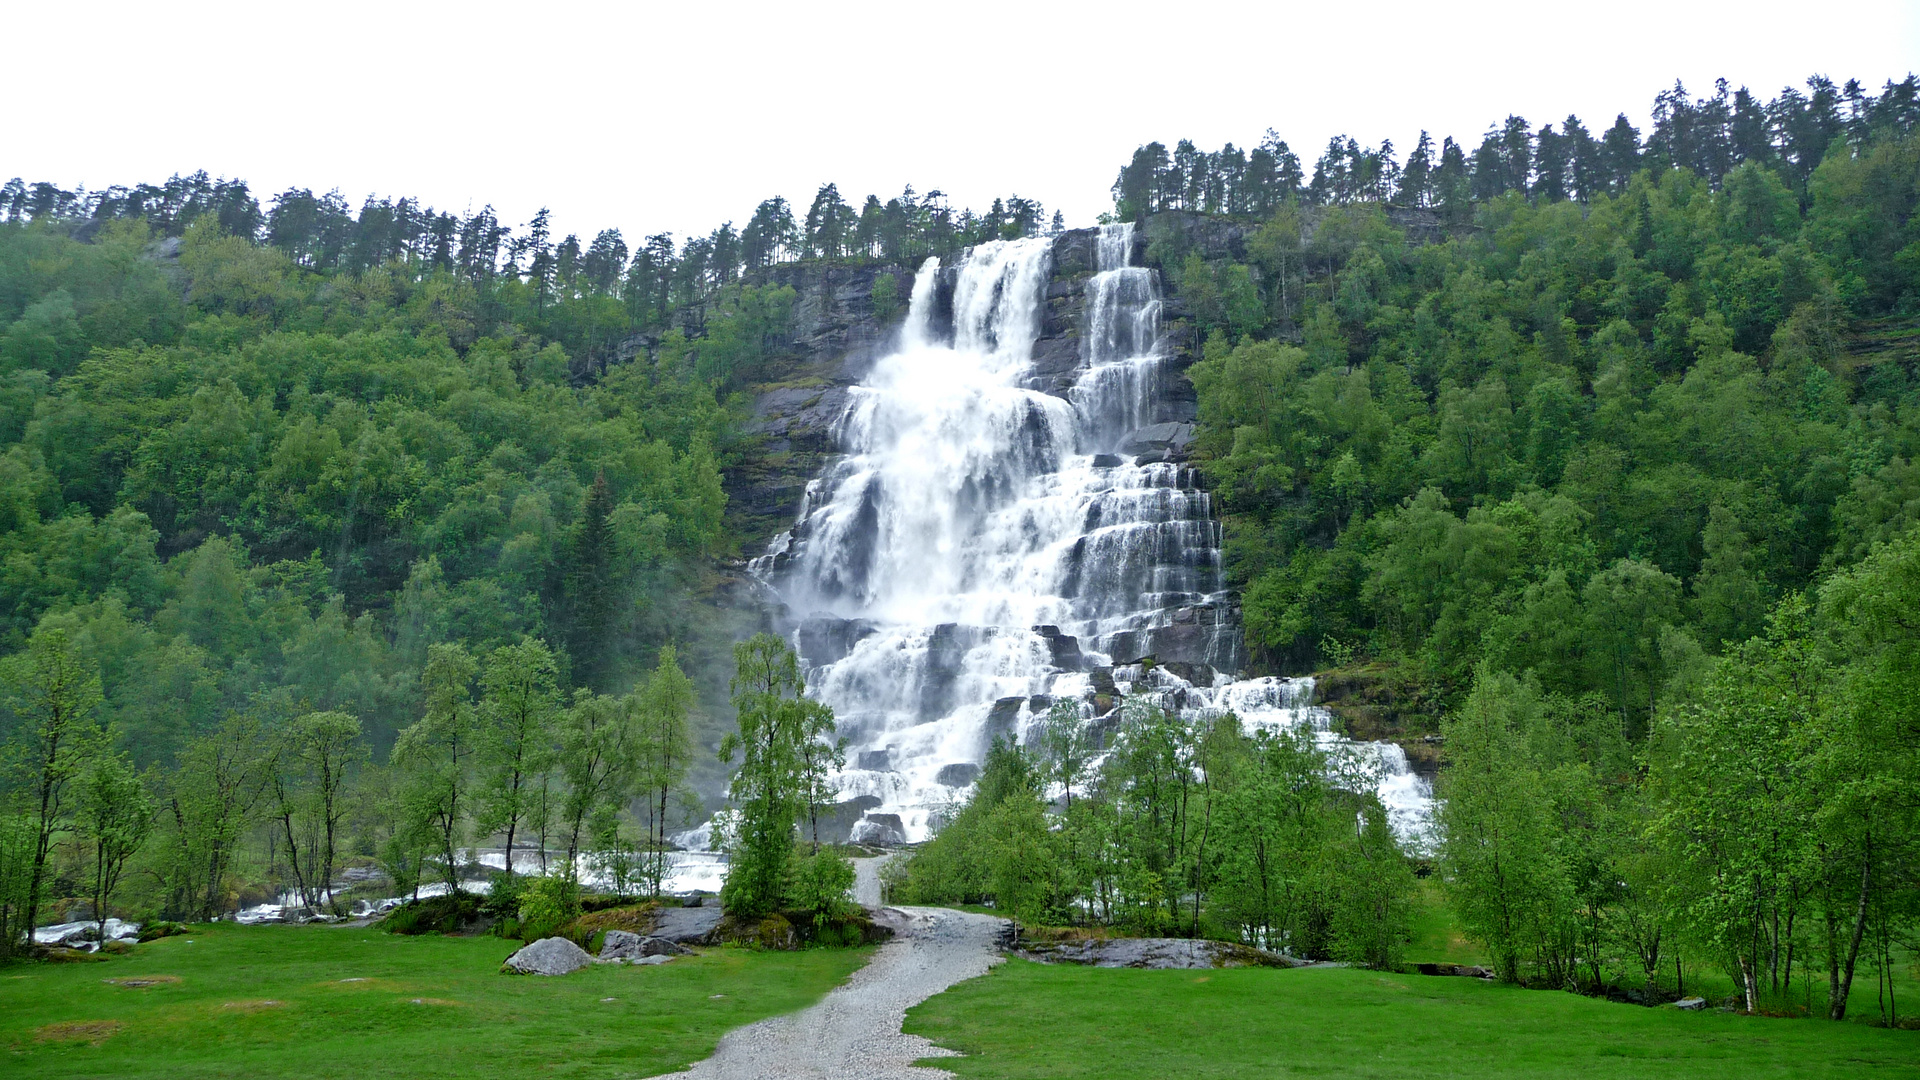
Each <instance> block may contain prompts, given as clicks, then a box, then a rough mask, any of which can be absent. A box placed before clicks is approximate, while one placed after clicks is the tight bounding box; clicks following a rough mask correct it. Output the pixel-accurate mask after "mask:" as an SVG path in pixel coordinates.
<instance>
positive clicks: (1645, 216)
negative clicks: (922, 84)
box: [900, 78, 1920, 1022]
mask: <svg viewBox="0 0 1920 1080" xmlns="http://www.w3.org/2000/svg"><path fill="white" fill-rule="evenodd" d="M1653 114H1654V121H1655V127H1654V130H1653V132H1652V133H1651V135H1650V136H1648V137H1647V138H1646V139H1645V140H1642V138H1641V136H1640V134H1639V133H1638V132H1637V131H1635V130H1634V129H1633V128H1632V127H1631V125H1630V124H1629V123H1628V122H1627V121H1626V119H1625V118H1624V117H1622V118H1621V119H1619V120H1618V121H1617V122H1616V123H1615V124H1614V125H1613V127H1612V128H1611V129H1610V130H1609V131H1608V132H1607V133H1606V134H1605V135H1604V136H1601V137H1600V138H1597V139H1596V138H1593V137H1591V136H1589V135H1588V134H1587V129H1586V128H1585V127H1584V125H1582V124H1581V123H1580V121H1579V120H1578V119H1576V118H1569V119H1568V120H1567V121H1566V122H1564V123H1563V124H1562V125H1561V126H1560V129H1559V130H1558V131H1555V130H1554V129H1553V127H1552V126H1551V125H1548V126H1546V127H1542V128H1540V129H1539V130H1538V131H1537V132H1536V131H1534V130H1533V129H1532V127H1531V125H1530V124H1528V123H1527V122H1526V121H1525V120H1522V119H1520V118H1518V117H1513V118H1509V119H1508V120H1507V121H1506V122H1505V123H1504V124H1502V125H1499V126H1497V127H1496V128H1494V129H1493V130H1490V131H1489V132H1488V133H1487V135H1486V137H1485V140H1484V141H1483V142H1482V144H1481V146H1480V147H1479V149H1478V150H1476V151H1474V152H1473V153H1472V154H1471V155H1470V156H1469V155H1468V154H1467V153H1466V152H1465V150H1464V149H1463V148H1462V147H1461V146H1460V145H1458V144H1456V143H1454V142H1453V141H1452V140H1447V141H1446V142H1445V143H1444V144H1443V146H1442V148H1441V150H1440V152H1439V154H1438V157H1437V159H1436V157H1435V156H1434V153H1433V150H1432V147H1431V145H1430V142H1429V141H1428V140H1427V139H1426V138H1425V137H1423V138H1422V139H1421V142H1420V144H1419V146H1418V147H1416V149H1415V151H1414V152H1413V154H1412V155H1410V157H1409V158H1408V160H1407V162H1406V163H1405V164H1404V165H1402V164H1398V163H1396V161H1395V159H1394V155H1393V152H1392V148H1391V147H1390V146H1382V147H1381V148H1380V149H1379V150H1363V149H1361V148H1359V146H1358V145H1357V144H1356V143H1355V142H1354V141H1352V140H1348V139H1336V140H1334V141H1333V142H1332V144H1331V145H1330V146H1329V147H1328V150H1327V152H1326V154H1325V155H1324V156H1323V157H1322V158H1321V160H1320V161H1319V163H1318V165H1317V167H1316V168H1315V170H1314V175H1313V177H1312V179H1311V181H1303V177H1302V175H1301V169H1300V167H1299V164H1298V161H1297V160H1296V159H1295V158H1294V157H1293V156H1292V154H1291V153H1290V152H1289V151H1288V150H1287V148H1286V145H1285V144H1284V143H1282V142H1279V141H1278V140H1277V139H1275V138H1273V137H1272V136H1271V135H1270V136H1269V138H1268V140H1267V141H1266V142H1265V143H1263V144H1262V146H1261V147H1260V148H1259V149H1257V150H1255V151H1254V152H1253V153H1252V154H1251V155H1245V154H1243V153H1242V152H1240V151H1238V150H1236V149H1234V148H1233V147H1231V146H1228V147H1225V148H1223V149H1222V150H1220V151H1218V152H1215V153H1204V152H1201V151H1199V150H1197V149H1196V148H1194V147H1193V145H1192V144H1191V143H1184V142H1183V143H1181V144H1179V146H1178V147H1177V148H1176V149H1175V150H1174V151H1173V152H1172V153H1171V154H1169V153H1167V151H1166V149H1165V148H1164V147H1163V146H1161V145H1159V144H1153V145H1149V146H1146V147H1143V148H1142V149H1141V150H1140V151H1139V153H1137V154H1136V155H1135V156H1134V158H1133V160H1132V162H1131V163H1129V164H1128V165H1127V167H1126V168H1124V169H1123V170H1122V171H1121V173H1120V176H1119V179H1118V181H1117V182H1116V183H1115V185H1114V196H1115V200H1116V209H1115V215H1116V216H1117V217H1118V218H1121V219H1132V220H1138V221H1140V222H1141V223H1142V227H1143V229H1144V230H1145V233H1146V235H1147V237H1148V240H1149V247H1148V259H1149V261H1150V262H1154V263H1158V264H1159V265H1161V266H1163V267H1165V268H1166V269H1167V271H1168V277H1169V279H1170V282H1171V284H1172V286H1173V291H1174V294H1175V297H1176V299H1177V301H1178V307H1177V309H1176V310H1178V311H1180V312H1182V313H1183V321H1182V322H1180V323H1177V324H1176V325H1175V329H1174V332H1175V333H1176V334H1184V335H1186V340H1188V341H1189V342H1191V347H1192V348H1193V349H1194V350H1195V351H1196V352H1198V353H1199V354H1201V358H1200V359H1199V361H1198V362H1197V363H1196V364H1195V365H1194V367H1193V368H1192V371H1191V375H1192V379H1193V382H1194V384H1195V386H1196V388H1197V390H1198V392H1199V412H1200V423H1199V426H1198V436H1197V447H1196V457H1197V460H1198V463H1199V465H1200V467H1201V469H1202V470H1203V471H1204V473H1205V474H1206V476H1207V477H1208V479H1209V480H1210V481H1211V484H1212V486H1213V487H1214V488H1215V490H1216V491H1217V493H1218V496H1219V500H1220V504H1221V506H1222V507H1223V509H1224V513H1225V519H1226V527H1227V542H1228V555H1229V558H1230V560H1231V568H1232V571H1233V574H1234V576H1235V580H1236V583H1237V584H1238V585H1239V586H1240V588H1241V590H1242V603H1243V606H1244V615H1245V625H1246V631H1247V635H1248V640H1249V644H1250V645H1251V647H1252V649H1253V650H1254V652H1255V655H1256V657H1257V658H1259V660H1260V662H1261V663H1262V664H1264V665H1265V666H1266V667H1267V668H1268V670H1279V671H1286V672H1296V673H1305V672H1311V671H1316V670H1319V671H1322V672H1323V673H1325V674H1326V675H1327V678H1325V679H1323V683H1324V684H1325V685H1328V686H1335V685H1337V686H1341V687H1344V688H1345V689H1346V690H1347V691H1348V692H1350V693H1356V694H1357V697H1358V703H1361V704H1364V705H1365V706H1366V707H1365V708H1363V709H1358V710H1355V711H1354V712H1353V713H1351V714H1349V715H1355V716H1358V717H1362V718H1364V719H1366V720H1367V721H1368V722H1369V724H1370V725H1371V727H1370V728H1369V729H1368V730H1366V731H1364V732H1356V733H1359V734H1364V735H1366V736H1367V737H1379V736H1398V737H1401V738H1403V739H1405V740H1407V741H1409V742H1417V741H1418V740H1417V739H1416V738H1415V737H1417V736H1421V735H1422V734H1423V733H1425V734H1426V735H1428V737H1430V738H1433V739H1437V740H1443V741H1444V747H1445V749H1444V759H1443V760H1444V770H1443V771H1442V772H1441V774H1440V777H1439V782H1438V787H1437V792H1436V793H1437V795H1438V796H1439V797H1440V798H1441V799H1442V800H1443V802H1442V803H1441V808H1440V811H1439V815H1438V821H1437V822H1436V827H1435V831H1434V834H1433V835H1432V836H1431V837H1429V838H1428V840H1429V841H1430V842H1431V844H1432V847H1431V849H1430V851H1429V852H1428V854H1429V855H1430V856H1431V861H1429V862H1426V863H1423V864H1422V865H1423V868H1425V869H1431V870H1434V871H1437V872H1438V875H1439V878H1440V880H1441V882H1442V883H1443V885H1444V887H1445V891H1446V895H1447V898H1448V901H1449V903H1450V906H1451V908H1452V910H1453V912H1454V914H1455V916H1456V917H1457V918H1458V919H1459V920H1460V921H1461V924H1462V925H1463V926H1464V927H1465V928H1466V929H1467V931H1468V932H1469V933H1470V935H1471V936H1472V937H1473V938H1474V939H1475V940H1476V941H1478V942H1480V943H1481V944H1482V945H1483V947H1484V948H1485V949H1486V951H1487V955H1488V956H1490V957H1491V958H1492V960H1493V965H1494V967H1495V969H1496V971H1497V972H1498V973H1499V974H1500V975H1501V976H1502V977H1504V978H1506V979H1510V980H1517V981H1524V982H1528V983H1531V984H1534V985H1542V986H1554V987H1568V988H1577V989H1582V990H1587V991H1591V992H1602V991H1618V990H1620V989H1621V988H1623V987H1625V988H1632V989H1634V990H1635V992H1639V993H1653V994H1656V995H1661V994H1664V995H1667V996H1668V997H1671V996H1672V995H1674V994H1677V993H1679V992H1680V991H1681V989H1683V988H1684V987H1685V986H1686V985H1687V983H1686V981H1685V980H1686V975H1685V971H1686V970H1689V969H1691V970H1693V971H1695V972H1699V971H1700V970H1702V969H1704V970H1708V971H1716V972H1724V973H1725V975H1726V976H1727V977H1729V978H1731V980H1732V981H1733V983H1734V986H1735V988H1736V990H1737V993H1738V995H1739V997H1740V999H1741V1001H1742V1004H1743V1006H1744V1007H1745V1008H1747V1009H1761V1010H1768V1011H1774V1012H1785V1013H1803V1012H1825V1013H1827V1014H1829V1015H1833V1016H1835V1017H1839V1016H1841V1015H1844V1014H1845V1012H1846V1008H1847V1004H1846V1003H1847V1001H1848V999H1849V995H1850V992H1851V988H1852V985H1853V980H1854V978H1855V974H1856V972H1871V973H1872V975H1871V978H1872V980H1873V981H1874V984H1875V985H1874V1001H1875V1005H1876V1006H1877V1010H1878V1014H1877V1015H1878V1018H1879V1019H1880V1020H1881V1021H1882V1022H1890V1021H1892V1020H1894V1019H1896V1018H1897V1015H1898V1009H1897V1005H1896V1004H1895V1001H1894V997H1893V988H1894V985H1895V977H1896V974H1897V972H1898V971H1902V970H1905V969H1906V967H1907V966H1908V965H1909V964H1910V963H1911V957H1912V956H1913V955H1914V949H1915V946H1916V944H1920V942H1916V940H1915V938H1914V934H1915V932H1916V931H1915V928H1916V925H1920V711H1917V709H1916V706H1920V696H1916V695H1917V694H1920V655H1916V644H1920V637H1916V631H1915V625H1914V620H1913V615H1912V612H1914V611H1916V610H1920V529H1917V528H1916V526H1917V525H1920V472H1916V470H1915V467H1914V464H1913V462H1914V460H1915V454H1916V452H1917V451H1920V320H1916V316H1920V218H1917V217H1916V216H1915V214H1914V211H1915V208H1916V203H1917V202H1920V136H1917V135H1916V133H1915V125H1916V121H1920V100H1917V98H1916V82H1915V80H1913V79H1911V78H1909V79H1908V80H1906V81H1904V82H1902V83H1898V84H1889V85H1888V86H1887V87H1886V88H1885V90H1884V92H1883V93H1881V94H1879V95H1871V94H1867V93H1865V92H1863V91H1862V90H1861V89H1860V88H1859V87H1858V86H1857V85H1856V84H1848V85H1847V86H1845V87H1835V86H1833V85H1832V84H1831V83H1828V82H1826V81H1824V80H1818V79H1816V80H1813V81H1812V82H1811V83H1810V84H1809V86H1808V90H1807V92H1805V93H1803V92H1800V91H1797V90H1789V91H1787V92H1785V93H1783V94H1782V95H1780V96H1779V97H1777V98H1776V99H1774V100H1773V101H1771V102H1764V103H1763V102H1760V101H1757V100H1756V99H1754V98H1753V97H1752V96H1751V95H1749V94H1748V93H1746V92H1745V91H1741V92H1739V93H1730V92H1729V91H1728V89H1727V87H1726V86H1725V85H1724V84H1722V85H1721V86H1720V87H1718V88H1717V90H1716V93H1715V94H1714V96H1712V97H1709V98H1706V99H1700V100H1693V99H1690V98H1689V97H1688V95H1687V94H1686V93H1685V92H1684V90H1682V89H1680V88H1679V87H1676V88H1675V89H1674V90H1673V91H1671V92H1668V93H1663V94H1661V95H1660V96H1659V98H1658V99H1657V100H1656V102H1655V107H1654V110H1653ZM1183 212H1184V213H1183ZM1195 215H1204V218H1196V216H1195ZM1222 219H1224V220H1225V221H1227V222H1233V223H1238V225H1239V227H1240V228H1239V232H1238V234H1237V235H1238V237H1239V240H1238V241H1237V242H1228V243H1223V242H1222V241H1221V240H1220V239H1219V238H1220V237H1221V236H1223V235H1227V234H1225V233H1223V231H1222V230H1221V229H1220V228H1217V227H1214V226H1217V225H1219V224H1220V223H1221V222H1222ZM1206 221H1210V222H1212V223H1213V224H1212V225H1205V224H1204V222H1206ZM1223 248H1224V249H1225V250H1224V251H1223ZM1242 252H1244V254H1242ZM1329 669H1331V670H1329ZM1355 688H1358V689H1357V691H1356V690H1355ZM1107 749H1108V751H1109V752H1108V753H1107V754H1106V755H1105V756H1104V757H1101V758H1098V759H1096V760H1097V765H1095V766H1091V767H1090V766H1089V758H1090V757H1091V756H1092V755H1091V753H1090V750H1089V749H1088V748H1087V747H1085V746H1082V745H1079V744H1078V743H1077V742H1076V736H1075V735H1074V731H1073V728H1072V725H1071V724H1067V723H1063V722H1062V721H1061V720H1060V719H1055V720H1054V721H1052V722H1050V723H1049V724H1048V726H1047V735H1046V736H1044V737H1043V738H1042V739H1041V740H1040V741H1039V743H1038V745H1037V746H1034V747H1024V748H1019V749H1014V748H1008V747H1002V748H1000V749H999V750H997V751H996V755H995V757H994V758H993V759H991V760H990V761H989V763H988V769H987V773H986V776H985V777H984V778H983V780H982V782H981V785H980V788H979V791H978V793H977V794H976V795H975V797H974V798H973V800H972V801H971V802H970V803H969V804H968V805H967V806H966V807H965V808H964V809H963V810H961V811H960V812H959V813H958V814H957V815H956V816H955V817H954V819H953V822H952V823H951V824H950V825H948V826H947V828H946V831H945V832H943V833H942V834H941V835H940V836H939V837H938V838H937V839H936V840H935V841H934V842H933V843H932V844H931V845H930V846H929V847H928V848H927V850H926V851H924V852H922V853H921V854H920V855H919V856H918V857H917V858H916V860H915V861H914V863H913V864H912V866H911V868H910V869H909V870H908V871H907V872H906V873H905V874H904V876H903V877H902V880H901V882H900V888H901V889H902V891H903V892H902V894H903V895H906V896H910V897H917V898H920V899H924V900H942V901H953V900H967V901H974V902H978V901H982V900H992V901H994V902H996V903H998V904H1000V905H1001V906H1002V907H1005V908H1008V909H1011V910H1012V911H1013V912H1015V913H1016V914H1019V915H1020V916H1021V917H1023V918H1026V919H1028V920H1030V921H1036V922H1041V923H1049V922H1052V923H1057V922H1086V921H1091V922H1095V923H1107V924H1112V925H1115V926H1119V927H1122V928H1126V929H1130V930H1133V931H1136V932H1139V931H1144V932H1158V933H1166V932H1178V933H1199V934H1212V935H1216V936H1223V937H1229V938H1238V939H1241V940H1246V941H1249V942H1251V943H1258V944H1269V945H1276V946H1282V947H1286V948H1288V949H1290V950H1292V951H1294V952H1295V953H1296V955H1302V956H1308V957H1322V958H1326V957H1331V958H1341V959H1350V960H1354V961H1358V962H1363V963H1368V964H1371V965H1374V966H1380V967H1392V966H1393V965H1394V964H1395V963H1396V959H1397V957H1398V955H1399V950H1400V948H1401V947H1402V944H1403V942H1404V940H1405V935H1406V934H1407V932H1408V929H1409V926H1410V922H1411V919H1412V914H1411V908H1412V906H1413V905H1412V897H1413V895H1414V887H1413V879H1412V877H1411V876H1410V875H1409V874H1408V872H1407V869H1406V867H1405V866H1404V864H1403V863H1402V862H1401V861H1400V860H1399V859H1397V858H1393V857H1391V854H1390V853H1391V852H1392V851H1393V845H1392V841H1391V840H1390V838H1388V837H1387V836H1386V835H1385V826H1384V824H1383V822H1382V820H1381V818H1382V808H1381V806H1380V805H1379V803H1378V800H1377V799H1375V798H1373V797H1371V796H1366V795H1359V794H1355V793H1356V792H1361V791H1365V790H1367V787H1368V784H1367V783H1366V782H1365V779H1364V776H1360V777H1356V776H1355V771H1356V770H1357V769H1358V768H1359V764H1360V763H1359V762H1356V761H1352V760H1345V759H1343V758H1342V757H1341V756H1340V755H1337V754H1336V755H1334V756H1333V757H1332V758H1331V759H1328V758H1327V756H1326V754H1325V752H1324V751H1321V750H1318V749H1316V748H1315V747H1314V746H1313V745H1312V744H1311V743H1310V742H1308V741H1304V740H1299V739H1292V738H1285V737H1279V738H1276V737H1273V736H1270V735H1267V734H1264V733H1258V734H1253V735H1250V734H1248V733H1246V732H1243V731H1242V730H1241V728H1240V726H1239V724H1238V723H1237V722H1236V721H1235V720H1234V719H1233V718H1232V717H1225V718H1213V717H1195V716H1170V715H1167V714H1165V713H1163V712H1160V711H1159V710H1156V709H1153V708H1133V709H1131V710H1129V712H1128V714H1127V715H1126V716H1125V718H1124V721H1123V723H1122V726H1121V729H1120V731H1119V732H1118V734H1117V736H1116V737H1115V739H1114V741H1113V742H1112V743H1111V744H1110V745H1109V746H1108V748H1107ZM1069 791H1070V792H1071V796H1070V798H1068V799H1067V801H1066V803H1065V804H1064V805H1061V804H1059V803H1058V802H1057V801H1056V800H1058V799H1059V797H1060V795H1061V794H1066V793H1067V792H1069ZM1050 802H1053V803H1054V804H1055V809H1054V817H1053V818H1051V819H1049V818H1048V817H1046V816H1044V814H1045V810H1046V807H1047V806H1048V804H1049V803H1050ZM1356 821H1358V823H1359V827H1358V828H1357V829H1356V827H1355V823H1356ZM1863 977H1864V976H1863ZM1697 981H1698V980H1697V978H1696V985H1697ZM1872 1011H1873V1010H1872V1008H1870V1009H1869V1012H1870V1013H1871V1012H1872Z"/></svg>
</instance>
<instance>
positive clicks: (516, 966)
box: [502, 937, 593, 975]
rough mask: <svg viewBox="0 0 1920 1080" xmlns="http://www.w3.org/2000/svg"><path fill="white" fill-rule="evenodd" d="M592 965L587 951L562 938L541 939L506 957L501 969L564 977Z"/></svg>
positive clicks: (525, 973) (524, 973)
mask: <svg viewBox="0 0 1920 1080" xmlns="http://www.w3.org/2000/svg"><path fill="white" fill-rule="evenodd" d="M591 963H593V957H591V956H589V955H587V950H585V949H583V948H581V947H580V946H578V945H575V944H574V943H573V942H571V941H568V940H567V939H566V938H563V937H550V938H541V939H540V940H539V941H536V942H534V943H533V944H531V945H528V946H526V947H524V948H522V949H521V950H520V951H519V952H516V953H514V954H513V955H512V956H509V957H507V961H506V963H505V964H504V965H502V966H503V967H505V968H506V969H507V970H508V971H513V972H518V973H519V974H522V975H565V974H567V973H568V972H570V971H578V970H580V969H581V968H583V967H586V966H587V965H588V964H591Z"/></svg>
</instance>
